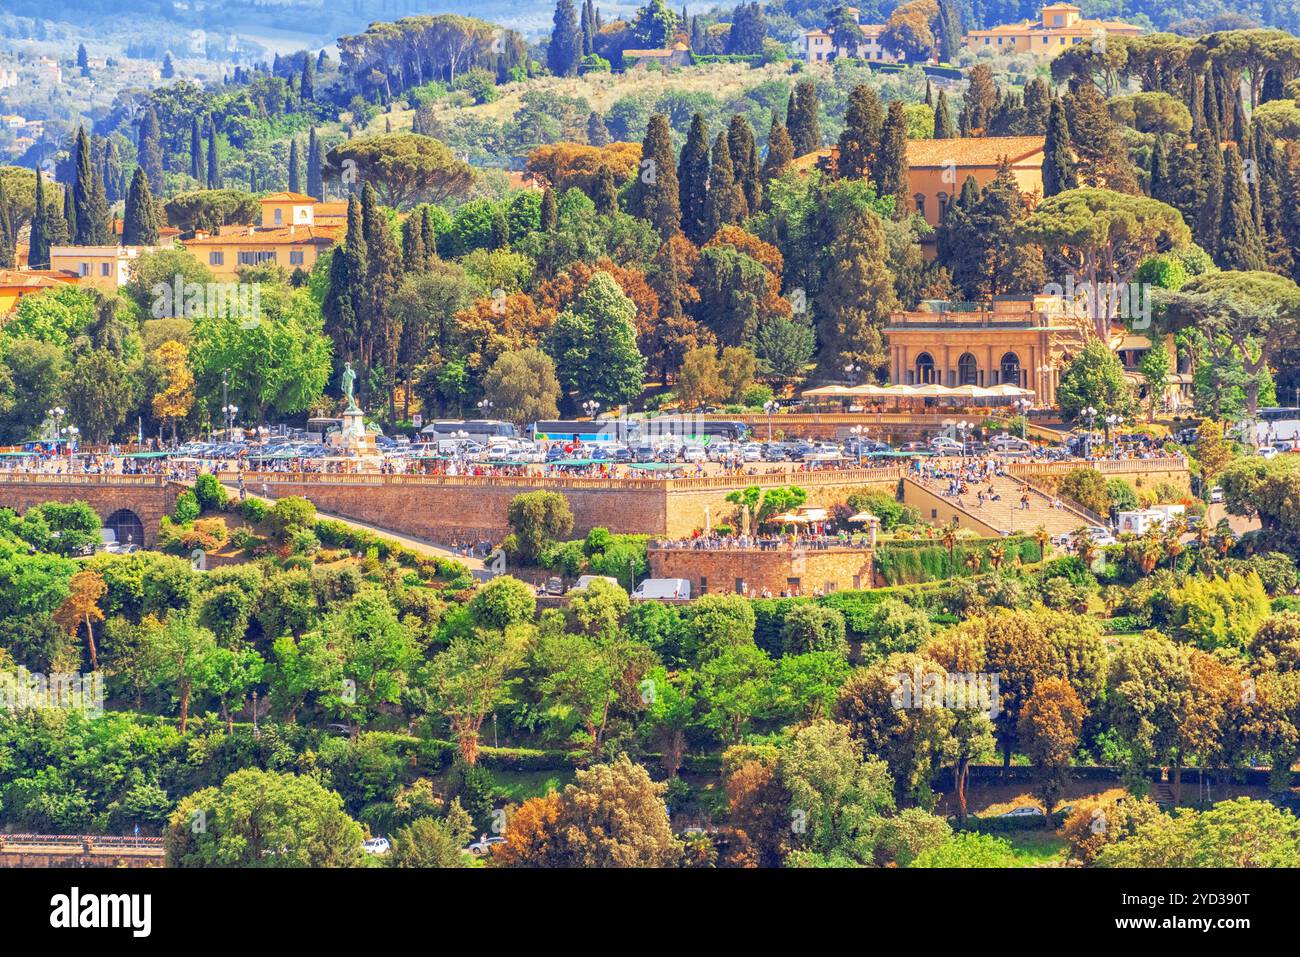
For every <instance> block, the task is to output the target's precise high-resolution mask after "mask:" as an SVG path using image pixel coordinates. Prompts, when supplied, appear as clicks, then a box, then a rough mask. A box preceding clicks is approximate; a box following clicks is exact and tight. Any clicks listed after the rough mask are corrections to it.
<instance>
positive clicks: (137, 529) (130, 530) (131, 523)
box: [104, 508, 144, 545]
mask: <svg viewBox="0 0 1300 957" xmlns="http://www.w3.org/2000/svg"><path fill="white" fill-rule="evenodd" d="M104 527H105V528H111V529H112V530H113V534H114V535H116V536H117V541H118V542H119V543H121V544H123V545H127V544H130V545H143V544H144V522H142V521H140V516H139V515H137V514H136V513H135V512H133V511H131V510H130V509H129V508H119V509H118V510H117V511H116V512H114V513H113V514H112V515H110V516H108V518H106V519H105V520H104Z"/></svg>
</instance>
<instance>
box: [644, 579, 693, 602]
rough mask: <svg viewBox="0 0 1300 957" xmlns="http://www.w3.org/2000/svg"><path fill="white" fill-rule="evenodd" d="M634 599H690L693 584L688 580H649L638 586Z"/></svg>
mask: <svg viewBox="0 0 1300 957" xmlns="http://www.w3.org/2000/svg"><path fill="white" fill-rule="evenodd" d="M632 597H633V598H650V599H655V598H659V599H663V598H690V597H691V582H690V579H688V578H647V579H646V580H645V581H643V582H641V584H639V585H637V586H636V591H634V592H632Z"/></svg>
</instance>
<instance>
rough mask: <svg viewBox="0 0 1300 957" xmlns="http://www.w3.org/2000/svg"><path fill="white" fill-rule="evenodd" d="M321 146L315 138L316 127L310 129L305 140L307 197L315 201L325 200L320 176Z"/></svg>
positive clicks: (322, 181) (323, 184) (323, 183)
mask: <svg viewBox="0 0 1300 957" xmlns="http://www.w3.org/2000/svg"><path fill="white" fill-rule="evenodd" d="M321 163H322V157H321V146H320V139H319V138H318V137H317V136H316V127H314V126H313V127H312V128H311V133H309V134H308V138H307V195H308V196H312V197H314V198H316V199H319V200H323V199H324V198H325V182H324V177H323V176H322V174H321Z"/></svg>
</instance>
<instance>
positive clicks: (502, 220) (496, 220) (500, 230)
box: [489, 203, 510, 249]
mask: <svg viewBox="0 0 1300 957" xmlns="http://www.w3.org/2000/svg"><path fill="white" fill-rule="evenodd" d="M489 243H490V244H491V247H492V248H493V249H509V248H510V221H509V220H508V219H507V218H506V208H505V205H504V204H503V203H498V204H497V205H496V207H495V208H494V209H493V210H492V235H491V238H490V239H489Z"/></svg>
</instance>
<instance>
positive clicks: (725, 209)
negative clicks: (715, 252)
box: [705, 133, 745, 237]
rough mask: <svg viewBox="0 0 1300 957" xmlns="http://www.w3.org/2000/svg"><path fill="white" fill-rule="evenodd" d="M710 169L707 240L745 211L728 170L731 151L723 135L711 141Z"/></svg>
mask: <svg viewBox="0 0 1300 957" xmlns="http://www.w3.org/2000/svg"><path fill="white" fill-rule="evenodd" d="M712 160H713V162H712V165H711V167H710V169H709V203H708V210H707V213H706V215H705V220H706V223H707V232H708V235H709V236H710V237H712V236H713V235H714V234H716V233H717V231H718V230H719V229H721V228H722V227H723V226H730V225H732V224H733V223H737V222H739V221H740V218H741V216H742V215H743V212H744V208H745V195H744V193H742V192H741V190H740V186H739V185H738V184H737V183H736V178H735V173H734V171H733V170H732V167H731V149H730V147H729V145H728V144H727V134H726V133H719V134H718V138H717V139H716V140H714V141H713V156H712Z"/></svg>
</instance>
